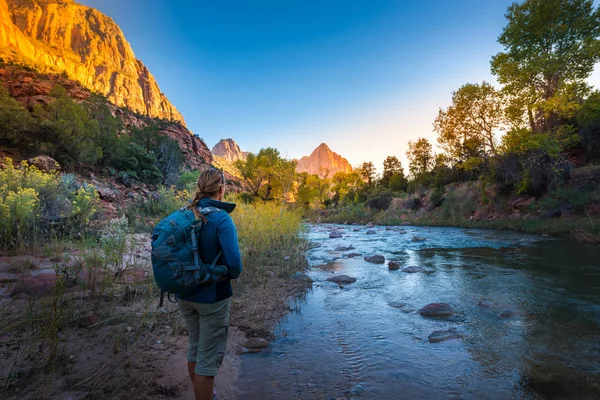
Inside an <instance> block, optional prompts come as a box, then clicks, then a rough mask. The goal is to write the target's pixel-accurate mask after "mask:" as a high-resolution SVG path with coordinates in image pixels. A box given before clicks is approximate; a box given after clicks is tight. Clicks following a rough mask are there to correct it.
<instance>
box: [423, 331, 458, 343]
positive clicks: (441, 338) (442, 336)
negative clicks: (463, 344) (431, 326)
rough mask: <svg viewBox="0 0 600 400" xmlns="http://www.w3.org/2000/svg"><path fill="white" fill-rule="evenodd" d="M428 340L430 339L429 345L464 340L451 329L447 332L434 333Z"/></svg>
mask: <svg viewBox="0 0 600 400" xmlns="http://www.w3.org/2000/svg"><path fill="white" fill-rule="evenodd" d="M427 339H429V343H440V342H445V341H446V340H452V339H462V335H461V334H460V333H458V332H457V331H456V330H454V329H449V330H446V331H433V333H432V334H431V335H429V336H428V337H427Z"/></svg>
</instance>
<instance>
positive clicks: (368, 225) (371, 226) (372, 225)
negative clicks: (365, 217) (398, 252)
mask: <svg viewBox="0 0 600 400" xmlns="http://www.w3.org/2000/svg"><path fill="white" fill-rule="evenodd" d="M365 226H366V227H367V228H373V227H374V226H375V225H374V224H373V223H372V222H369V223H368V224H367V225H365Z"/></svg>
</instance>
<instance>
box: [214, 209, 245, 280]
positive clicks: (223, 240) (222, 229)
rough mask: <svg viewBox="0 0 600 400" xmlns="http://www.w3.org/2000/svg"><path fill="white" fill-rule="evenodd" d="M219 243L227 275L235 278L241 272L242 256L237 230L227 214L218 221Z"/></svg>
mask: <svg viewBox="0 0 600 400" xmlns="http://www.w3.org/2000/svg"><path fill="white" fill-rule="evenodd" d="M218 232H219V243H220V244H221V249H222V250H223V256H224V257H225V263H226V264H225V265H226V266H227V269H228V270H229V276H230V277H231V278H232V279H236V278H237V277H238V276H240V274H241V273H242V256H241V255H240V246H239V244H238V237H237V230H236V229H235V225H234V224H233V221H232V220H231V217H229V216H227V217H225V218H222V219H221V221H220V222H219V228H218Z"/></svg>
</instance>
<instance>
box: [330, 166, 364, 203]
mask: <svg viewBox="0 0 600 400" xmlns="http://www.w3.org/2000/svg"><path fill="white" fill-rule="evenodd" d="M361 185H364V182H363V180H362V177H361V176H360V174H359V173H358V172H357V171H352V172H348V173H346V172H338V173H336V174H335V175H333V178H332V188H331V190H332V192H333V201H334V203H336V204H337V203H339V202H340V201H341V202H355V196H354V195H355V194H356V193H357V191H358V190H359V189H360V187H361Z"/></svg>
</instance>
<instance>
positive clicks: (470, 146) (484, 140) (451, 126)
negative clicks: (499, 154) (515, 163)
mask: <svg viewBox="0 0 600 400" xmlns="http://www.w3.org/2000/svg"><path fill="white" fill-rule="evenodd" d="M503 122H504V107H503V101H502V97H501V95H500V93H499V92H497V91H496V89H494V87H493V86H492V85H490V84H489V83H487V82H483V83H482V84H471V83H467V84H466V85H463V86H462V87H460V88H459V89H458V90H457V91H456V92H453V93H452V105H451V106H450V107H448V108H447V109H446V110H440V111H439V113H438V116H437V118H436V119H435V122H434V124H433V125H434V129H435V130H436V132H437V133H438V135H439V136H438V142H439V143H440V144H441V145H442V147H443V148H444V150H445V151H446V154H447V155H448V157H450V159H451V160H452V161H453V162H455V163H457V164H458V165H459V166H461V167H462V168H465V169H469V168H470V167H471V166H472V165H473V162H469V161H470V160H471V159H473V158H480V157H481V156H482V155H483V154H485V153H490V154H493V155H495V154H496V134H497V131H498V130H499V129H500V128H501V126H502V124H503Z"/></svg>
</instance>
